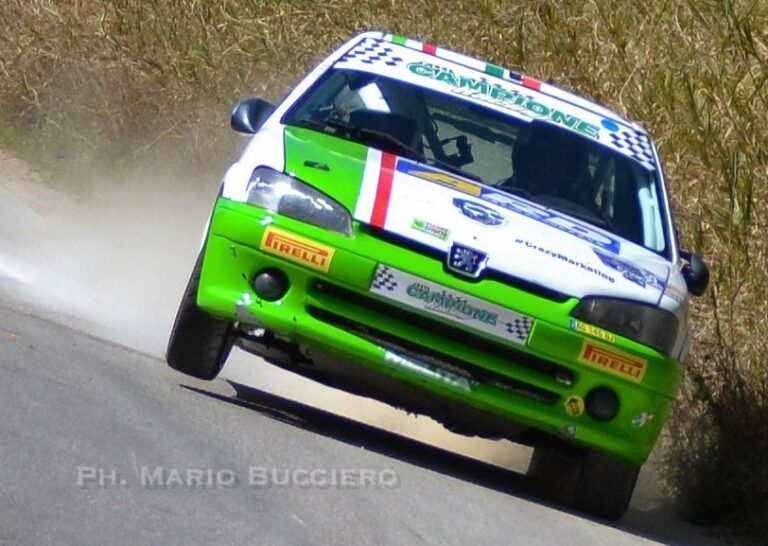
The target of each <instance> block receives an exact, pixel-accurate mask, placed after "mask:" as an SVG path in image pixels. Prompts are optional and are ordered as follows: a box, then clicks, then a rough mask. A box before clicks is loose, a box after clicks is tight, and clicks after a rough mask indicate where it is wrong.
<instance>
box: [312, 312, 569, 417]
mask: <svg viewBox="0 0 768 546" xmlns="http://www.w3.org/2000/svg"><path fill="white" fill-rule="evenodd" d="M309 314H310V315H312V316H313V317H314V318H316V319H318V320H321V321H323V322H326V323H328V324H332V325H334V326H336V327H339V328H342V329H344V330H346V331H348V332H350V333H353V334H356V335H357V336H359V337H361V338H363V339H366V340H368V341H370V342H372V343H375V344H376V345H378V346H379V347H383V348H385V349H388V350H390V351H393V352H395V353H398V354H400V355H403V356H405V357H412V358H415V359H417V360H422V361H424V362H427V363H428V364H431V365H433V366H436V367H438V368H441V369H443V370H446V371H449V372H452V373H454V374H456V375H459V376H461V377H464V378H466V379H470V380H474V381H477V382H479V383H485V384H488V385H492V386H494V387H496V388H499V389H502V390H505V391H507V392H512V393H514V394H517V395H520V396H525V397H526V398H531V399H533V400H537V401H539V402H543V403H547V404H551V403H553V402H555V401H557V400H558V398H559V396H558V394H557V393H555V392H551V391H548V390H545V389H542V388H539V387H537V386H534V385H529V384H527V383H525V382H523V381H518V380H516V379H512V378H510V377H506V376H504V375H501V374H498V373H496V372H492V371H490V370H486V369H483V368H480V367H478V366H476V365H474V364H471V363H469V362H466V361H464V360H460V359H457V358H454V357H450V356H447V355H444V354H441V353H438V352H437V351H434V350H432V349H430V348H428V347H424V346H422V345H418V344H416V343H411V342H409V341H407V340H404V339H401V338H398V337H397V336H394V335H392V334H388V333H387V332H384V331H382V330H377V329H375V328H371V327H370V326H365V325H363V324H360V323H359V322H355V321H353V320H350V319H348V318H346V317H342V316H340V315H336V314H334V313H331V312H329V311H325V310H323V309H320V308H319V307H314V306H313V307H310V308H309Z"/></svg>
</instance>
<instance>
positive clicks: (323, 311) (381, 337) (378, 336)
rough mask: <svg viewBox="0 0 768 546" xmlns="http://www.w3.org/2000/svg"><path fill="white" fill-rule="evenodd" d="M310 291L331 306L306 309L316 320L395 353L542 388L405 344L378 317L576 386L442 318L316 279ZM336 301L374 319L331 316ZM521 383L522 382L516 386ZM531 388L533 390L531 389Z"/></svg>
mask: <svg viewBox="0 0 768 546" xmlns="http://www.w3.org/2000/svg"><path fill="white" fill-rule="evenodd" d="M312 290H313V292H315V293H316V294H318V295H320V296H325V298H318V299H319V300H320V301H323V299H325V301H326V302H327V303H328V304H329V305H326V306H325V308H321V307H320V306H312V307H311V308H310V309H309V310H308V311H309V312H310V314H312V315H313V316H314V317H315V318H317V319H318V320H322V321H323V322H328V323H330V324H333V325H335V326H337V327H340V328H343V329H345V330H348V331H350V332H353V333H355V334H356V335H358V336H360V337H364V338H366V339H369V340H370V341H373V342H375V343H377V344H378V345H381V346H384V347H390V348H392V349H393V350H395V351H401V352H402V351H404V352H406V353H408V354H411V355H413V356H415V357H417V358H421V359H423V360H426V361H428V362H429V361H430V359H434V360H435V361H436V362H439V363H443V364H446V365H455V366H457V367H458V368H461V369H463V370H466V371H468V372H469V373H472V374H474V375H476V376H477V377H480V376H481V375H482V374H485V375H483V377H484V379H482V380H483V381H484V382H486V383H491V384H498V385H497V386H499V387H500V388H506V389H508V390H515V389H518V388H523V387H524V388H525V389H529V391H530V392H533V391H535V390H537V389H538V387H533V386H530V385H526V384H524V383H520V382H518V381H517V380H515V379H512V378H509V377H506V376H505V375H503V374H500V373H496V372H491V371H488V370H485V369H483V368H482V367H480V366H478V365H476V364H473V363H470V362H465V361H462V360H459V359H455V358H452V357H450V356H448V355H445V354H443V353H440V352H439V351H436V350H434V349H433V348H431V347H429V346H426V345H422V344H419V343H413V342H409V341H407V340H404V339H402V338H401V337H400V336H399V335H398V334H397V333H396V332H385V331H383V330H382V329H381V328H378V327H377V326H376V324H377V323H376V319H375V315H379V316H381V317H386V318H387V319H395V320H396V321H397V322H398V323H400V324H402V328H408V327H417V328H419V329H421V330H422V331H426V332H430V333H433V334H435V335H437V336H440V337H442V338H447V339H454V340H460V341H461V343H462V344H463V345H465V346H467V347H470V348H472V349H475V350H477V351H479V352H482V353H484V354H488V355H489V356H493V357H496V358H501V359H503V360H505V361H506V362H508V363H509V366H510V367H518V368H525V369H527V370H529V371H532V372H534V373H536V374H537V375H539V376H540V377H542V378H544V379H546V380H548V381H551V382H552V384H553V386H555V385H563V384H565V385H570V384H573V382H574V379H575V378H574V374H573V372H572V371H571V370H570V369H568V368H566V367H564V366H561V365H559V364H555V363H554V362H550V361H548V360H544V359H542V358H538V357H536V356H533V355H530V354H528V353H525V352H524V351H521V350H519V349H515V348H514V347H510V346H508V345H505V344H503V343H499V342H495V341H493V340H490V339H486V338H483V337H480V336H476V335H472V334H470V333H468V332H466V331H465V330H462V329H461V328H458V327H455V326H451V325H450V324H446V323H444V322H440V321H438V320H434V319H431V318H429V317H426V316H423V315H419V314H417V313H414V312H411V311H408V310H406V309H403V308H401V307H398V306H395V305H391V304H389V303H387V302H384V301H381V300H378V299H375V298H371V297H369V296H367V295H366V294H361V293H359V292H354V291H351V290H347V289H345V288H342V287H340V286H338V285H335V284H331V283H328V282H325V281H319V280H316V281H314V282H313V283H312ZM329 298H330V300H329ZM333 300H338V301H339V302H340V303H342V304H343V305H344V306H350V305H353V306H355V307H358V308H360V309H364V310H365V312H366V316H371V315H374V318H373V319H372V320H371V322H370V323H369V324H363V323H361V322H357V321H353V320H351V319H349V318H347V317H346V316H343V315H341V314H340V313H335V312H333ZM447 369H450V368H447ZM518 383H520V384H519V385H518ZM502 385H505V386H502ZM530 389H533V391H531V390H530ZM544 392H545V393H547V394H543V393H535V395H534V397H535V398H537V399H538V398H542V399H545V398H548V396H549V394H551V393H549V391H544Z"/></svg>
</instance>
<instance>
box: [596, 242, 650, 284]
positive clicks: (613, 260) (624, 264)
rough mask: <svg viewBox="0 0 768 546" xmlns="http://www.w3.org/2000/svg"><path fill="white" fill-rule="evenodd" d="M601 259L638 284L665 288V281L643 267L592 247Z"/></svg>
mask: <svg viewBox="0 0 768 546" xmlns="http://www.w3.org/2000/svg"><path fill="white" fill-rule="evenodd" d="M592 250H593V251H594V252H595V254H596V255H597V257H598V258H600V261H601V262H603V264H605V265H606V266H608V267H610V268H611V269H613V270H614V271H618V272H619V273H621V276H622V277H624V278H625V279H627V280H628V281H630V282H633V283H635V284H636V285H638V286H640V287H642V288H645V287H646V286H652V287H653V288H656V289H657V290H664V281H663V280H662V279H661V278H659V277H657V276H656V275H654V274H653V273H651V272H650V271H648V270H647V269H643V268H642V267H638V266H636V265H634V264H632V263H630V262H628V261H626V260H623V259H622V258H619V257H618V256H616V255H613V254H607V253H605V252H603V251H601V250H599V249H597V248H593V249H592Z"/></svg>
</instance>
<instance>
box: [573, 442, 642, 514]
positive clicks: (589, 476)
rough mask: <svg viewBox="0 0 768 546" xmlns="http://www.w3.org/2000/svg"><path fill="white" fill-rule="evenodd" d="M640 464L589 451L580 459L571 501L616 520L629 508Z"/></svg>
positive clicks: (588, 510) (577, 505)
mask: <svg viewBox="0 0 768 546" xmlns="http://www.w3.org/2000/svg"><path fill="white" fill-rule="evenodd" d="M639 473H640V467H639V466H636V465H633V464H631V463H627V462H624V461H621V460H619V459H614V458H613V457H609V456H608V455H603V454H602V453H597V452H595V451H589V452H587V453H586V454H585V456H584V458H583V459H582V461H581V472H580V473H579V477H578V479H577V481H576V488H575V489H574V496H573V504H574V506H575V507H576V508H578V509H579V510H583V511H584V512H587V513H589V514H593V515H595V516H599V517H602V518H606V519H613V520H617V519H619V518H621V516H623V515H624V513H625V512H626V511H627V509H628V508H629V501H630V500H631V499H632V493H633V492H634V490H635V484H636V483H637V476H638V474H639Z"/></svg>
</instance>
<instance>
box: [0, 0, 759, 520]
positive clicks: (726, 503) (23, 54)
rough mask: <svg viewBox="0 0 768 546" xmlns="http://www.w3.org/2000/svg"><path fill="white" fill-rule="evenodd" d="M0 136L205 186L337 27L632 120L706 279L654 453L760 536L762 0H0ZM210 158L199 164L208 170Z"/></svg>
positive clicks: (55, 156)
mask: <svg viewBox="0 0 768 546" xmlns="http://www.w3.org/2000/svg"><path fill="white" fill-rule="evenodd" d="M0 16H1V18H2V20H3V22H4V24H3V27H2V29H0V63H1V64H0V70H2V74H3V77H2V78H1V79H0V97H2V107H1V108H0V116H2V130H0V139H2V140H3V141H4V142H5V143H6V144H9V143H11V144H13V145H14V146H16V147H17V149H19V150H21V151H22V152H23V153H25V155H26V157H28V158H33V159H34V161H35V162H36V163H37V164H38V165H43V166H45V167H47V168H48V169H50V170H52V171H53V172H57V173H59V172H60V171H62V170H67V171H69V172H77V169H78V168H81V167H82V166H84V165H87V166H89V167H92V166H93V165H99V166H103V165H113V166H117V167H121V168H132V166H133V165H135V164H137V163H147V162H149V163H151V162H152V161H153V159H157V158H160V157H164V158H169V157H172V158H175V159H176V160H178V161H180V162H184V163H186V164H194V165H196V166H197V167H199V168H202V169H203V172H210V173H211V176H212V177H216V176H217V175H218V172H219V171H220V169H221V166H222V165H223V164H224V162H225V161H226V160H227V159H229V157H230V155H231V153H232V151H231V150H233V149H234V147H233V140H232V138H233V137H232V136H231V135H230V133H229V131H228V130H227V121H228V120H227V115H226V114H227V112H228V109H229V108H230V107H231V105H232V104H234V103H235V102H236V101H237V100H239V99H240V98H242V97H245V96H248V95H253V94H255V95H262V96H266V97H267V98H270V99H276V98H278V97H279V96H280V95H281V94H282V93H283V92H284V91H285V90H286V89H287V88H288V86H289V85H290V84H291V82H293V81H294V80H295V78H297V77H298V76H299V75H301V74H302V73H303V72H304V71H305V70H306V69H307V68H308V67H310V66H311V65H312V64H313V63H314V62H315V61H317V60H318V59H319V58H321V57H322V56H323V55H324V54H325V53H326V52H327V51H329V50H330V49H331V48H333V47H334V46H336V45H338V44H339V43H340V42H341V41H342V40H343V39H345V38H346V37H348V36H349V35H350V34H353V33H356V32H358V31H360V30H363V29H369V28H380V29H386V30H391V31H394V32H398V33H403V34H407V35H412V36H416V37H418V38H420V39H424V40H426V41H432V42H437V43H440V44H442V45H445V46H448V47H451V48H452V49H456V50H458V51H463V52H468V53H470V54H473V55H477V56H480V57H483V58H486V59H488V60H490V61H493V62H496V63H498V64H503V65H505V66H509V67H513V68H516V69H518V70H520V71H523V72H526V73H528V74H531V75H534V76H537V77H541V78H545V79H548V78H551V79H553V80H555V81H556V82H558V83H559V84H561V85H563V86H565V87H567V88H571V89H573V90H576V91H578V92H581V93H583V94H586V95H588V96H591V97H594V98H596V99H598V100H600V101H602V102H604V103H606V104H608V105H609V106H611V107H613V108H615V109H617V110H619V111H620V112H623V113H625V114H626V115H627V116H628V117H630V118H633V119H638V120H641V121H642V122H643V123H644V124H645V125H646V126H647V127H648V128H649V129H650V131H651V132H652V134H653V135H654V136H655V137H656V139H657V142H658V143H659V145H660V151H661V153H662V156H663V158H664V160H665V164H666V171H667V177H668V182H669V185H670V186H671V190H672V194H673V196H674V199H675V208H676V212H677V216H678V222H679V224H680V227H681V231H682V239H683V241H684V244H685V246H687V247H688V248H691V249H693V250H695V251H697V252H699V253H702V254H703V255H704V256H706V258H707V260H708V261H709V263H710V264H711V266H712V288H711V290H710V291H709V292H708V294H707V295H706V296H705V297H704V298H702V299H701V300H698V301H696V302H695V303H694V305H693V309H692V311H693V315H694V318H695V322H696V343H695V348H694V350H693V353H692V355H691V359H690V362H689V363H688V365H687V366H686V380H685V383H684V388H683V394H682V396H681V399H680V402H679V404H678V406H677V410H676V415H675V418H674V421H673V423H674V424H673V426H670V427H669V429H668V434H667V438H666V442H665V445H666V446H667V447H666V448H665V452H664V453H665V455H666V460H667V462H668V464H667V468H668V473H667V474H668V476H669V485H670V490H671V491H673V492H674V493H675V494H676V496H677V497H678V498H679V499H680V500H681V501H682V502H683V505H684V506H685V508H686V509H687V511H688V513H689V514H690V516H691V517H692V518H694V519H697V520H699V521H708V522H715V523H716V522H741V523H751V524H752V525H753V530H756V532H762V533H765V534H766V535H768V505H767V504H766V502H765V501H764V500H761V499H766V498H768V470H767V469H768V435H766V433H765V431H766V430H768V362H767V360H766V359H767V358H768V348H767V347H766V343H767V341H766V340H768V322H766V321H765V320H764V317H765V316H766V314H768V293H767V287H768V284H767V283H766V281H767V279H766V275H767V274H768V273H767V272H768V256H767V255H766V250H768V245H766V242H767V241H768V235H766V234H767V233H768V231H767V228H768V225H766V224H767V223H768V220H767V219H768V210H766V209H767V208H768V195H766V194H768V186H767V185H766V179H768V92H767V91H766V89H768V86H767V85H766V83H767V81H768V5H767V4H766V3H765V2H764V1H762V0H720V1H715V0H700V1H696V0H662V1H660V2H647V1H642V2H641V1H639V0H630V1H627V2H623V3H616V2H609V1H607V0H574V1H570V2H566V1H565V0H550V1H546V0H529V1H502V0H456V1H454V2H452V3H446V2H437V1H435V0H426V1H424V2H420V3H419V2H407V1H400V0H388V1H380V2H376V3H370V4H368V3H365V2H358V1H357V0H330V1H327V2H323V3H315V2H313V1H306V0H294V1H266V0H223V1H213V0H90V1H82V0H60V1H53V0H5V1H4V2H2V5H1V6H0ZM206 169H207V171H206Z"/></svg>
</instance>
